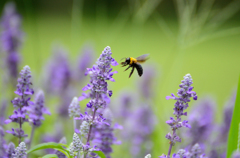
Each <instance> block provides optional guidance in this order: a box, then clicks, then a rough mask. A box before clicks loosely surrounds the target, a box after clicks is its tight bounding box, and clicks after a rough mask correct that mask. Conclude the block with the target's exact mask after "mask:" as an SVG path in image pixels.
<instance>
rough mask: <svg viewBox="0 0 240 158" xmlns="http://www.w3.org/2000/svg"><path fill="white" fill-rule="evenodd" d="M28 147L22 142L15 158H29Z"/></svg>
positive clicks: (14, 155) (16, 150)
mask: <svg viewBox="0 0 240 158" xmlns="http://www.w3.org/2000/svg"><path fill="white" fill-rule="evenodd" d="M26 151H27V149H26V145H25V143H24V142H21V143H20V144H19V146H18V147H17V148H16V149H15V153H14V154H13V157H14V158H27V153H26Z"/></svg>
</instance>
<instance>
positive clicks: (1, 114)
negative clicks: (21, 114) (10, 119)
mask: <svg viewBox="0 0 240 158" xmlns="http://www.w3.org/2000/svg"><path fill="white" fill-rule="evenodd" d="M7 105H8V104H7V100H3V101H2V102H1V105H0V125H3V124H4V121H5V119H6V108H7Z"/></svg>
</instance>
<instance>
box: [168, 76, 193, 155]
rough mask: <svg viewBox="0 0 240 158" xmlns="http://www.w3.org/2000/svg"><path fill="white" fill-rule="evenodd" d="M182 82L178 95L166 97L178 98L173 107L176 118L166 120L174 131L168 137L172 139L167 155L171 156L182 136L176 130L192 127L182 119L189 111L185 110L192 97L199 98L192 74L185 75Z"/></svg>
mask: <svg viewBox="0 0 240 158" xmlns="http://www.w3.org/2000/svg"><path fill="white" fill-rule="evenodd" d="M181 82H182V83H181V84H180V85H179V87H180V89H179V90H178V93H177V94H178V97H176V96H175V95H174V94H172V96H167V97H166V99H167V100H168V99H174V100H176V103H175V108H174V109H173V110H174V112H173V114H174V115H175V117H176V118H173V117H170V120H168V121H166V123H167V124H168V125H169V126H170V127H171V128H172V131H173V133H172V134H171V133H168V134H167V135H166V138H167V139H168V140H170V146H169V150H168V155H167V157H168V158H170V154H171V150H172V146H173V145H174V144H175V143H176V142H181V138H180V137H179V136H178V135H177V134H176V130H177V129H179V128H181V127H183V126H184V127H187V128H191V126H190V125H189V124H188V121H187V120H184V121H181V116H182V115H187V112H184V110H186V109H187V108H188V103H189V102H190V98H193V99H194V100H197V95H196V92H194V91H192V89H193V87H192V86H191V85H192V83H193V82H192V77H191V75H190V74H187V75H185V76H184V80H182V81H181Z"/></svg>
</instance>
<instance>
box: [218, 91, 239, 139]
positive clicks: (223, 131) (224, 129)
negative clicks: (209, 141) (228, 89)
mask: <svg viewBox="0 0 240 158" xmlns="http://www.w3.org/2000/svg"><path fill="white" fill-rule="evenodd" d="M235 101H236V92H234V93H233V94H232V96H231V98H230V99H229V100H228V102H227V103H226V104H225V106H224V113H223V123H222V125H221V127H220V136H221V137H219V138H221V139H220V140H221V141H222V142H224V143H225V142H226V141H227V137H228V132H229V128H230V125H231V120H232V113H233V108H234V105H235Z"/></svg>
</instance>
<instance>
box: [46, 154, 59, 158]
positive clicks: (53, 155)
mask: <svg viewBox="0 0 240 158" xmlns="http://www.w3.org/2000/svg"><path fill="white" fill-rule="evenodd" d="M42 158H58V156H57V155H56V154H48V155H45V156H43V157H42Z"/></svg>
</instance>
